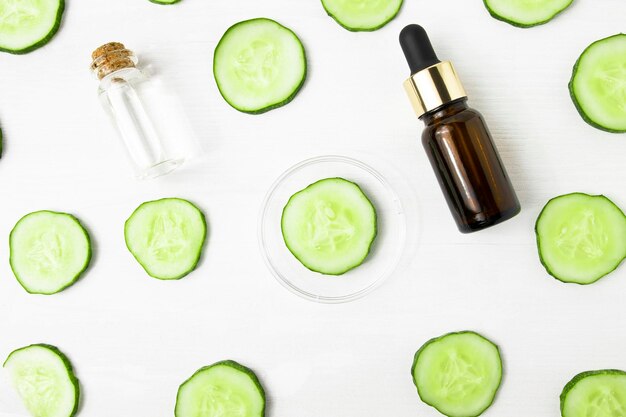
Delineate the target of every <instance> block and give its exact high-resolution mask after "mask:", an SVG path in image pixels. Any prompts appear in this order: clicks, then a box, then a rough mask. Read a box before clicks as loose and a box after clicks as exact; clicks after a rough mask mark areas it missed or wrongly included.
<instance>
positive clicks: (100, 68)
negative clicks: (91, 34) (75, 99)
mask: <svg viewBox="0 0 626 417" xmlns="http://www.w3.org/2000/svg"><path fill="white" fill-rule="evenodd" d="M92 58H93V62H92V64H91V69H92V70H93V72H94V74H95V75H96V76H97V77H98V79H99V80H100V85H99V88H98V95H99V98H100V101H101V103H102V106H103V107H104V109H105V110H106V112H107V113H108V114H109V116H110V117H111V120H112V121H113V123H114V125H115V127H116V128H117V130H118V132H119V134H120V137H121V138H122V141H123V144H124V147H125V149H126V153H127V156H128V159H129V161H130V164H131V166H132V168H133V170H134V173H135V176H136V178H138V179H149V178H156V177H158V176H161V175H165V174H168V173H170V172H172V171H173V170H175V169H176V168H178V167H179V166H180V165H182V164H183V162H185V160H186V159H188V158H189V157H190V156H192V154H193V153H194V152H195V151H197V149H194V135H193V132H192V129H191V128H190V125H189V122H188V121H187V119H186V117H185V115H184V112H183V111H182V107H181V106H180V103H179V101H178V99H177V97H175V96H174V95H172V94H171V93H170V92H169V91H168V90H167V89H166V88H165V87H164V85H163V83H162V81H161V80H160V79H158V77H154V76H150V75H149V74H147V73H146V72H145V71H142V70H141V69H139V68H137V64H138V59H137V57H136V56H135V54H134V53H133V52H132V51H130V50H128V49H126V48H125V47H124V45H123V44H121V43H117V42H112V43H107V44H105V45H103V46H101V47H99V48H98V49H96V50H95V51H94V52H93V54H92Z"/></svg>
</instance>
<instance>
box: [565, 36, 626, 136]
mask: <svg viewBox="0 0 626 417" xmlns="http://www.w3.org/2000/svg"><path fill="white" fill-rule="evenodd" d="M569 91H570V95H571V97H572V100H574V104H575V105H576V109H577V110H578V112H579V113H580V115H581V116H582V118H583V119H584V120H585V121H586V122H587V123H589V124H590V125H591V126H594V127H596V128H598V129H601V130H605V131H607V132H613V133H626V34H623V33H622V34H618V35H614V36H610V37H608V38H605V39H600V40H599V41H596V42H594V43H592V44H591V45H589V46H588V47H587V49H585V50H584V52H583V53H582V55H581V56H580V58H578V61H576V65H574V70H573V73H572V79H571V81H570V83H569Z"/></svg>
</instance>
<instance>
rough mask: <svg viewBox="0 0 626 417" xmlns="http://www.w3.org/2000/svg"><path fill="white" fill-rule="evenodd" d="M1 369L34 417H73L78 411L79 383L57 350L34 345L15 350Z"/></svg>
mask: <svg viewBox="0 0 626 417" xmlns="http://www.w3.org/2000/svg"><path fill="white" fill-rule="evenodd" d="M3 367H4V368H5V369H6V370H7V371H8V373H9V375H10V379H11V381H12V383H13V385H14V387H15V389H16V390H17V392H18V394H19V396H20V397H21V399H22V402H23V403H24V405H25V406H26V408H27V409H28V411H29V412H30V414H31V415H32V416H33V417H72V416H73V415H75V414H76V412H77V411H78V404H79V400H80V384H79V382H78V379H77V378H76V376H75V375H74V371H73V368H72V364H71V363H70V361H69V359H68V358H67V356H65V355H64V354H63V353H62V352H61V351H60V350H59V349H57V348H56V347H54V346H51V345H46V344H35V345H30V346H26V347H23V348H20V349H17V350H14V351H13V352H12V353H11V354H10V355H9V356H8V358H7V359H6V361H5V362H4V365H3Z"/></svg>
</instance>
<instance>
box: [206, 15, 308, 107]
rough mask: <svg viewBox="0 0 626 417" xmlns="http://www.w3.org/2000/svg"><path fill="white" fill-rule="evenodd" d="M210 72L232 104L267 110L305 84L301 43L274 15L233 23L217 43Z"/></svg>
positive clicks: (282, 101)
mask: <svg viewBox="0 0 626 417" xmlns="http://www.w3.org/2000/svg"><path fill="white" fill-rule="evenodd" d="M213 75H214V77H215V82H216V83H217V87H218V89H219V91H220V94H221V95H222V97H223V98H224V100H225V101H226V102H227V103H228V104H229V105H230V106H232V107H233V108H234V109H236V110H239V111H241V112H243V113H248V114H261V113H265V112H268V111H270V110H273V109H277V108H279V107H282V106H284V105H286V104H288V103H289V102H291V101H292V100H293V99H294V98H295V97H296V95H297V94H298V92H299V91H300V89H301V88H302V86H303V85H304V81H305V79H306V75H307V62H306V54H305V50H304V46H303V45H302V42H301V41H300V39H299V38H298V36H297V35H296V34H295V33H294V32H293V31H292V30H291V29H289V28H287V27H285V26H283V25H281V24H280V23H278V22H276V21H274V20H271V19H266V18H258V19H251V20H245V21H243V22H239V23H236V24H235V25H233V26H231V27H230V28H229V29H228V30H227V31H226V33H224V35H223V36H222V38H221V39H220V41H219V43H218V44H217V46H216V47H215V54H214V57H213Z"/></svg>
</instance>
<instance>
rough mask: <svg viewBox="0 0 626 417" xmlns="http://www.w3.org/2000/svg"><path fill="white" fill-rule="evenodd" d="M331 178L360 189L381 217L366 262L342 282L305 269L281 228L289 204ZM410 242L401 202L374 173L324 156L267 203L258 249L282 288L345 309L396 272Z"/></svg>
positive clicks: (290, 177) (303, 166)
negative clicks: (288, 202) (313, 186)
mask: <svg viewBox="0 0 626 417" xmlns="http://www.w3.org/2000/svg"><path fill="white" fill-rule="evenodd" d="M331 177H341V178H345V179H347V180H350V181H353V182H355V183H357V184H358V185H359V186H360V187H361V188H362V189H363V191H364V192H365V194H366V195H367V196H368V197H369V199H370V200H371V201H372V203H373V204H374V206H375V208H376V212H377V215H378V236H377V237H376V240H375V241H374V244H373V246H372V250H371V252H370V254H369V256H368V258H367V259H366V260H365V262H364V263H363V264H362V265H360V266H358V267H357V268H355V269H353V270H351V271H349V272H347V273H346V274H344V275H341V276H327V275H323V274H320V273H317V272H313V271H310V270H308V269H307V268H305V267H304V266H303V265H302V264H301V263H300V262H299V261H298V260H297V259H296V258H295V257H294V256H293V255H292V254H291V252H289V250H288V249H287V247H286V246H285V242H284V240H283V237H282V233H281V229H280V223H281V216H282V212H283V208H284V207H285V204H286V203H287V201H288V200H289V198H290V197H291V196H292V195H293V194H295V193H296V192H298V191H300V190H302V189H303V188H305V187H306V186H308V185H309V184H312V183H314V182H316V181H318V180H321V179H324V178H331ZM405 237H406V225H405V216H404V211H403V209H402V204H401V202H400V199H399V198H398V196H397V195H396V193H395V191H394V190H393V188H392V187H391V186H390V185H389V183H388V182H387V181H386V180H385V178H384V177H383V176H382V175H381V174H379V173H378V172H377V171H376V170H374V169H373V168H371V167H370V166H368V165H366V164H364V163H363V162H360V161H357V160H355V159H352V158H347V157H343V156H320V157H316V158H312V159H308V160H306V161H303V162H301V163H299V164H297V165H295V166H293V167H291V168H290V169H288V170H287V171H286V172H285V173H284V174H283V175H281V176H280V177H279V178H278V179H277V180H276V182H275V183H274V184H273V185H272V187H271V189H270V190H269V192H268V193H267V196H266V197H265V201H264V203H263V208H262V210H261V215H260V218H259V244H260V248H261V253H262V254H263V257H264V260H265V263H266V264H267V266H268V268H269V269H270V271H271V272H272V273H273V274H274V276H275V277H276V279H277V280H278V282H279V283H280V284H281V285H283V286H284V287H285V288H287V289H288V290H290V291H291V292H293V293H294V294H296V295H298V296H300V297H303V298H306V299H307V300H311V301H316V302H320V303H343V302H348V301H353V300H356V299H358V298H361V297H363V296H364V295H366V294H368V293H369V292H371V291H372V290H374V289H375V288H377V287H378V286H379V285H380V284H381V283H382V282H383V281H384V280H385V279H386V278H388V277H389V276H390V275H391V274H392V272H393V271H394V270H395V269H396V267H397V265H398V263H399V261H400V258H401V256H402V251H403V250H404V244H405Z"/></svg>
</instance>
